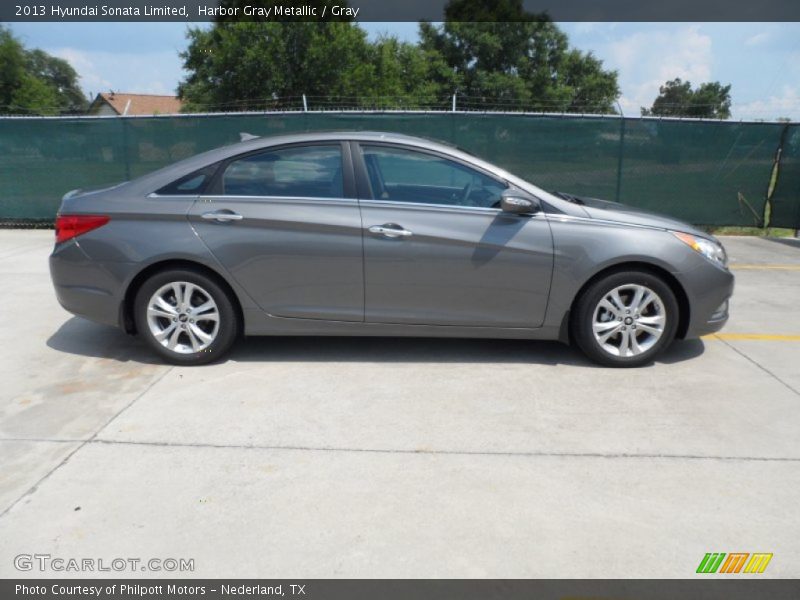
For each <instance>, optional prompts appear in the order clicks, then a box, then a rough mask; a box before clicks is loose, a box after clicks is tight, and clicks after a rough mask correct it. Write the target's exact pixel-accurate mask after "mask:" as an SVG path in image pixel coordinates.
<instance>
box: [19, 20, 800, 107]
mask: <svg viewBox="0 0 800 600" xmlns="http://www.w3.org/2000/svg"><path fill="white" fill-rule="evenodd" d="M10 26H11V29H12V31H14V33H15V34H16V35H17V36H18V37H19V38H20V39H21V40H22V42H23V43H24V44H25V45H26V46H27V47H31V48H34V47H35V48H42V49H43V50H45V51H47V52H49V53H50V54H53V55H55V56H59V57H61V58H65V59H67V60H68V61H69V62H70V63H71V64H72V66H73V67H74V68H75V70H76V71H77V72H78V74H79V75H80V83H81V86H82V87H83V89H84V91H85V92H86V93H87V95H94V94H97V93H98V92H105V91H109V90H114V91H117V92H138V93H150V94H171V93H174V92H175V89H176V87H177V85H178V82H179V81H180V80H181V79H182V78H183V77H184V75H185V73H184V72H183V70H182V68H181V60H180V58H179V56H178V53H179V52H180V51H181V50H183V49H185V47H186V44H187V42H186V30H187V29H188V28H189V27H190V26H191V25H187V24H185V23H13V24H10ZM203 26H207V25H203ZM361 26H362V27H363V28H364V29H365V30H366V31H367V33H368V34H369V36H370V38H373V39H374V38H375V37H377V36H378V35H381V34H389V35H394V36H396V37H398V38H400V39H403V40H407V41H415V40H416V39H417V25H416V23H361ZM559 26H560V27H561V28H562V29H563V30H564V31H565V32H566V33H567V35H568V36H569V39H570V43H571V45H572V46H574V47H576V48H579V49H581V50H583V51H591V52H593V53H594V55H595V56H597V57H598V58H600V59H601V60H602V61H603V63H604V65H605V67H606V68H610V69H615V70H617V72H618V73H619V84H620V88H621V90H622V96H621V98H620V100H619V102H620V106H621V108H622V111H623V113H624V114H625V115H628V116H636V115H638V114H639V109H640V107H642V106H650V105H651V104H652V102H653V99H654V98H655V97H656V95H657V94H658V88H659V85H662V84H663V83H664V82H665V81H667V80H668V79H674V78H675V77H680V78H681V79H684V80H689V81H691V82H692V83H693V84H695V85H697V84H699V83H703V82H705V81H720V82H722V83H723V84H731V85H732V90H731V95H732V98H733V106H732V117H733V118H734V119H737V120H740V119H741V120H751V119H765V120H774V119H776V118H779V117H789V118H791V119H793V120H800V23H559Z"/></svg>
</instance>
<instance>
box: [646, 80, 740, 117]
mask: <svg viewBox="0 0 800 600" xmlns="http://www.w3.org/2000/svg"><path fill="white" fill-rule="evenodd" d="M642 115H643V116H650V115H653V116H662V117H695V118H706V119H728V118H730V116H731V86H730V85H722V84H721V83H719V82H718V81H714V82H710V83H703V84H701V85H700V86H699V87H698V88H696V89H692V84H691V83H690V82H689V81H682V80H681V79H680V78H676V79H673V80H672V81H667V82H666V83H665V84H664V85H662V86H661V87H660V88H659V93H658V96H657V97H656V99H655V101H654V102H653V106H652V107H651V108H644V107H642Z"/></svg>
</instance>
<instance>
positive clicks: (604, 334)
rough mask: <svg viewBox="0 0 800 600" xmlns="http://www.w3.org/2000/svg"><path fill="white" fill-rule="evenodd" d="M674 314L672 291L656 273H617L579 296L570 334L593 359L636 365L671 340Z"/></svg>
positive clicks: (612, 364)
mask: <svg viewBox="0 0 800 600" xmlns="http://www.w3.org/2000/svg"><path fill="white" fill-rule="evenodd" d="M639 294H641V295H639ZM618 304H621V306H618ZM678 317H679V308H678V301H677V300H676V299H675V294H674V293H673V292H672V290H671V289H670V287H669V285H667V284H666V283H665V282H664V280H663V279H661V278H660V277H659V276H658V275H654V274H652V273H649V272H647V271H633V270H631V271H617V272H615V273H611V274H609V275H607V276H605V277H603V278H601V279H599V280H598V281H596V282H594V283H592V284H591V285H590V286H589V287H588V288H587V289H586V290H585V291H584V292H583V294H582V295H581V296H580V298H578V301H577V302H576V304H575V307H574V310H573V312H572V315H571V322H570V332H571V334H572V338H573V340H574V341H575V343H576V344H577V345H578V347H579V348H580V349H581V350H583V352H584V354H586V356H588V357H589V358H590V359H591V360H592V361H594V362H596V363H598V364H601V365H604V366H608V367H639V366H641V365H645V364H648V363H650V362H652V361H653V359H654V358H655V357H656V356H658V355H659V354H660V353H661V352H662V351H663V350H664V349H666V348H667V347H668V346H669V345H670V344H671V343H672V341H673V339H675V332H676V331H677V329H678Z"/></svg>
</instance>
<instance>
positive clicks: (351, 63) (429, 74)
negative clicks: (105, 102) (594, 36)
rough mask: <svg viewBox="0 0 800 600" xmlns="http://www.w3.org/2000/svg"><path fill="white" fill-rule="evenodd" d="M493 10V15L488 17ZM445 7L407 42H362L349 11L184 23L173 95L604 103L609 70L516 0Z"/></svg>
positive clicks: (192, 100) (221, 101) (261, 103)
mask: <svg viewBox="0 0 800 600" xmlns="http://www.w3.org/2000/svg"><path fill="white" fill-rule="evenodd" d="M326 2H327V3H329V0H320V1H319V2H317V3H318V4H320V5H321V4H323V3H326ZM238 4H241V2H240V0H227V1H226V2H224V3H223V5H227V6H235V5H238ZM250 4H252V1H250ZM339 4H341V3H339ZM498 15H500V16H502V18H503V19H504V21H505V22H489V21H488V20H489V19H495V18H496V17H497V16H498ZM447 17H448V19H458V20H448V21H447V22H446V23H445V24H444V25H441V26H438V27H436V26H433V25H431V24H430V23H421V24H420V42H419V43H418V44H409V43H404V42H400V41H398V40H397V39H396V38H393V37H391V36H389V37H382V38H380V39H378V40H376V41H375V42H369V41H368V40H367V36H366V33H365V32H364V31H363V30H362V29H361V28H360V27H358V25H357V24H355V23H353V22H350V21H344V22H335V23H308V22H302V21H298V22H293V23H291V24H286V23H275V22H268V23H247V22H230V20H228V19H227V18H222V19H220V20H218V21H217V22H216V23H215V24H214V26H213V28H212V29H210V30H200V29H193V30H190V32H189V41H190V43H189V47H188V49H187V50H186V51H185V52H183V53H182V54H181V57H182V58H183V61H184V68H185V69H186V70H187V71H188V72H189V75H188V77H187V78H186V79H185V80H184V81H183V82H182V83H181V84H180V86H179V95H180V96H181V97H182V98H183V99H184V101H185V103H186V104H185V106H186V109H187V110H190V111H192V110H241V109H245V108H251V109H259V108H267V107H271V106H274V107H279V106H281V105H282V106H286V102H289V103H290V105H293V106H297V105H298V104H297V99H298V98H299V97H300V96H301V95H302V94H306V95H307V97H308V98H309V102H310V103H311V104H312V107H314V106H316V107H326V106H327V107H343V106H347V107H364V108H369V107H378V108H380V107H404V108H415V107H426V108H445V107H447V106H449V102H450V97H451V96H452V95H453V94H454V93H456V94H458V96H459V100H458V103H459V105H460V106H464V107H468V108H476V109H483V110H504V109H507V110H517V109H520V108H524V109H528V110H542V111H554V112H561V111H566V112H606V113H607V112H614V103H615V101H616V99H617V97H618V96H619V87H618V85H617V74H616V72H615V71H608V70H604V69H603V65H602V62H601V61H600V60H598V59H597V58H595V57H594V56H593V55H592V54H591V53H583V52H580V51H579V50H575V49H571V48H570V47H569V44H568V40H567V37H566V35H565V34H564V33H563V32H562V31H561V30H560V29H558V27H557V26H556V25H555V24H553V23H552V22H550V21H549V20H547V18H546V17H543V16H541V15H537V14H532V13H528V12H526V11H525V10H524V9H523V7H522V0H488V1H480V2H476V1H475V0H452V1H451V2H450V3H449V4H448V6H447ZM480 21H484V22H480ZM287 98H288V100H287ZM281 103H283V104H281Z"/></svg>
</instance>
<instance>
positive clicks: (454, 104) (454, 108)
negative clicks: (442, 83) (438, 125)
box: [450, 94, 456, 112]
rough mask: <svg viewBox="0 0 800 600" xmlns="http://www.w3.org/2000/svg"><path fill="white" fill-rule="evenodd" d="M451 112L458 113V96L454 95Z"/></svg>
mask: <svg viewBox="0 0 800 600" xmlns="http://www.w3.org/2000/svg"><path fill="white" fill-rule="evenodd" d="M450 112H456V95H455V94H453V108H452V109H451V111H450Z"/></svg>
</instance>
